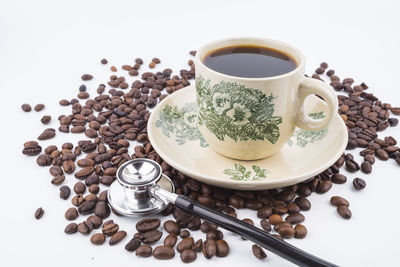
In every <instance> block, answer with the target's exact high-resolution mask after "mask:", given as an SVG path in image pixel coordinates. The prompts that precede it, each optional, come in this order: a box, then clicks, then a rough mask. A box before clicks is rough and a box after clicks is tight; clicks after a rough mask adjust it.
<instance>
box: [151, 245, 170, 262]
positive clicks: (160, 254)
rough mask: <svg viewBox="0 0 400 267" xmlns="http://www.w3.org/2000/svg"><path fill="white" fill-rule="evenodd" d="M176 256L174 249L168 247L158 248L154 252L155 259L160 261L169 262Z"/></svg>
mask: <svg viewBox="0 0 400 267" xmlns="http://www.w3.org/2000/svg"><path fill="white" fill-rule="evenodd" d="M174 256H175V251H174V249H173V248H171V247H168V246H158V247H156V248H155V249H154V250H153V257H154V258H156V259H158V260H169V259H172V258H173V257H174Z"/></svg>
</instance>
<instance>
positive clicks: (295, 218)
mask: <svg viewBox="0 0 400 267" xmlns="http://www.w3.org/2000/svg"><path fill="white" fill-rule="evenodd" d="M304 219H305V217H304V215H303V214H301V213H295V214H290V215H289V216H287V217H286V221H287V222H289V223H291V224H298V223H301V222H304Z"/></svg>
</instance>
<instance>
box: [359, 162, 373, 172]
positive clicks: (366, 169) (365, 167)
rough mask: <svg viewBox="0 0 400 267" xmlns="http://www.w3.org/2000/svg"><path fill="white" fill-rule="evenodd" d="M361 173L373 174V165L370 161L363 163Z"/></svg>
mask: <svg viewBox="0 0 400 267" xmlns="http://www.w3.org/2000/svg"><path fill="white" fill-rule="evenodd" d="M361 171H362V172H363V173H366V174H369V173H371V172H372V166H371V163H370V162H369V161H364V162H363V163H361Z"/></svg>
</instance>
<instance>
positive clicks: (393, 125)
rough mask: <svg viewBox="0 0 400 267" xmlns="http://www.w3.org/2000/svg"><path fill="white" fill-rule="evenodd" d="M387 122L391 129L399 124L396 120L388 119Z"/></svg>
mask: <svg viewBox="0 0 400 267" xmlns="http://www.w3.org/2000/svg"><path fill="white" fill-rule="evenodd" d="M388 122H389V124H390V126H391V127H395V126H397V125H398V124H399V120H398V119H396V118H389V119H388Z"/></svg>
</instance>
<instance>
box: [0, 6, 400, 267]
mask: <svg viewBox="0 0 400 267" xmlns="http://www.w3.org/2000/svg"><path fill="white" fill-rule="evenodd" d="M398 11H399V4H398V3H396V1H383V0H381V1H359V2H356V1H250V0H248V1H232V0H231V1H215V0H214V1H206V0H202V1H180V2H179V1H150V0H149V1H133V0H131V1H116V0H114V1H100V0H97V1H83V0H81V1H72V0H70V1H39V0H37V1H19V0H12V1H11V0H9V1H5V0H1V1H0V92H1V94H2V100H1V102H0V109H1V121H2V124H1V125H2V126H0V127H1V128H0V135H1V138H0V140H1V141H2V142H1V153H0V157H1V160H0V164H1V169H0V170H1V172H0V175H1V178H0V179H1V188H2V193H1V194H0V198H1V201H0V203H1V212H0V214H1V215H0V216H1V217H0V229H1V230H0V231H1V239H0V265H1V266H39V265H41V266H54V265H57V266H109V265H110V264H113V266H138V264H141V266H151V265H153V266H154V265H161V264H163V265H165V266H175V265H176V264H180V263H181V262H180V259H179V256H178V255H177V256H176V257H175V259H174V260H171V261H165V262H161V261H156V260H155V259H152V258H148V259H141V258H137V257H135V256H134V255H133V254H130V253H128V252H126V251H125V250H124V248H123V247H124V243H126V242H127V241H128V238H126V239H125V240H124V242H121V244H119V245H117V246H114V247H109V246H108V244H104V245H103V246H101V247H95V246H93V245H91V244H90V242H89V238H88V237H83V236H82V235H80V234H79V233H78V234H75V235H71V236H67V235H65V234H64V233H63V230H64V227H65V225H66V224H67V222H66V220H65V219H64V211H65V210H66V209H67V207H69V206H70V202H69V201H63V200H61V199H59V198H58V193H59V192H58V189H57V188H56V187H54V186H52V185H51V184H50V180H51V177H50V175H49V173H48V168H38V167H37V165H36V163H35V158H33V157H32V158H31V157H25V156H23V155H22V154H21V150H22V148H23V146H22V145H23V143H24V142H25V141H27V140H30V139H34V138H36V137H37V136H38V135H39V134H40V132H41V131H42V130H43V129H44V128H46V127H55V128H57V127H58V125H57V123H56V121H57V120H56V118H57V116H54V115H53V121H52V123H51V124H50V125H49V126H42V125H41V123H40V118H41V116H43V115H45V114H57V115H61V114H66V113H67V112H69V111H70V108H62V107H60V106H58V101H59V100H60V99H62V98H68V99H71V98H72V97H75V96H76V94H77V92H78V87H79V85H80V84H81V81H80V76H81V74H83V73H91V74H93V75H94V76H95V79H94V80H93V81H91V82H88V83H87V85H88V87H89V92H90V93H92V95H94V94H95V89H96V88H97V84H99V83H102V82H105V81H106V79H107V77H108V76H109V75H110V72H109V69H108V68H109V66H110V65H112V64H113V65H116V66H117V67H120V66H121V65H122V64H132V62H133V60H134V59H135V58H136V57H138V56H140V57H142V58H144V59H145V60H146V62H147V63H148V62H149V60H150V59H151V58H152V57H154V56H156V57H159V58H160V59H161V60H162V64H160V65H159V69H162V68H165V67H171V68H173V69H174V70H175V71H178V70H179V69H180V68H183V67H184V68H186V62H187V60H188V59H189V58H190V57H189V55H188V51H189V50H192V49H196V48H198V47H199V46H201V45H202V44H204V43H205V42H208V41H211V40H214V39H218V38H222V37H229V36H244V35H245V36H260V37H270V38H275V39H279V40H283V41H286V42H289V43H292V44H293V45H295V46H297V47H298V48H300V49H301V50H302V51H303V52H304V54H305V55H306V58H307V60H308V66H307V72H308V73H309V74H311V73H312V71H313V70H314V69H315V67H316V66H317V65H318V64H319V63H320V62H321V61H327V62H328V63H329V64H330V66H331V67H332V68H334V69H335V70H336V72H337V73H338V74H339V75H340V76H341V77H342V78H344V76H351V77H354V78H355V79H356V82H363V81H364V82H366V83H367V84H368V85H369V87H370V91H371V92H374V93H375V94H376V95H377V96H378V97H380V98H381V99H382V101H384V102H390V103H392V105H394V106H400V97H399V96H400V94H399V91H400V88H399V80H398V76H399V68H398V66H399V63H400V54H399V52H398V48H399V47H400V37H399V36H400V34H399V25H400V18H399V14H398ZM103 57H105V58H107V59H108V60H109V62H110V64H109V65H108V66H103V65H101V64H100V63H99V61H100V59H101V58H103ZM122 73H123V72H120V74H122ZM25 102H28V103H30V104H32V105H34V104H36V103H45V104H46V109H45V110H43V111H42V112H40V113H36V112H31V113H24V112H22V111H21V109H20V106H21V104H22V103H25ZM383 134H384V135H381V136H382V137H384V136H386V135H393V136H395V137H396V138H397V139H400V130H399V128H398V127H397V128H391V129H388V130H387V131H385V132H384V133H383ZM79 138H83V137H78V136H71V135H65V134H61V133H57V138H56V139H53V140H50V141H45V142H41V144H42V146H43V147H46V146H47V145H49V144H53V143H56V144H58V145H61V144H62V143H63V142H65V141H67V140H72V141H77V140H79ZM399 170H400V169H399V167H398V166H395V163H394V161H392V160H391V161H389V162H380V161H378V162H377V163H376V164H375V165H374V166H373V173H372V174H371V175H364V174H362V173H358V174H349V175H348V180H349V181H348V182H347V183H346V184H344V185H335V186H334V187H333V188H332V189H331V191H329V192H328V193H327V194H324V195H313V196H312V197H310V199H311V201H312V205H313V207H312V209H311V211H309V212H305V215H306V221H305V222H304V224H305V225H306V226H307V227H308V230H309V234H308V236H307V237H306V238H305V239H304V240H294V239H292V240H289V242H290V243H292V244H294V245H296V246H299V247H300V248H302V249H305V250H307V251H309V252H311V253H314V254H316V255H318V256H320V257H323V258H326V259H328V260H330V261H332V262H334V263H337V264H339V265H343V266H395V265H397V266H398V254H399V252H400V249H399V245H398V240H399V238H400V227H398V221H399V219H400V215H399V214H400V213H399V212H398V192H399V189H398V188H399V187H400V171H399ZM356 176H360V177H363V178H365V180H366V181H367V187H366V189H365V190H364V191H362V192H355V191H354V190H353V189H352V185H351V181H352V179H353V178H354V177H356ZM67 183H68V184H70V185H71V184H73V183H74V178H73V177H72V176H69V177H68V178H67ZM332 195H341V196H344V197H346V198H347V199H349V200H350V203H351V206H350V208H351V210H352V211H353V218H352V219H351V220H350V221H345V220H343V219H341V218H340V217H339V216H338V215H337V214H336V211H335V209H334V208H333V207H332V206H330V204H329V199H330V196H332ZM40 206H41V207H43V208H44V209H45V215H44V216H43V218H42V219H41V220H39V221H36V220H35V219H34V218H33V213H34V211H35V210H36V208H37V207H40ZM247 216H249V217H250V216H251V217H255V216H254V213H253V212H248V213H246V212H239V217H240V218H244V217H247ZM81 220H82V217H81V218H78V219H77V221H78V222H79V221H81ZM116 221H117V222H119V223H120V225H121V227H122V228H123V229H124V230H126V231H127V232H128V234H129V236H131V235H132V234H133V233H134V232H135V231H134V222H135V220H132V219H127V218H117V219H116ZM256 222H257V224H258V220H256ZM224 233H225V236H226V239H227V240H228V242H229V244H230V245H231V253H230V255H229V257H227V258H225V259H221V258H213V259H211V260H206V259H204V257H203V256H202V255H201V254H198V258H199V260H198V261H196V262H195V263H193V264H192V266H200V265H202V264H209V265H212V266H239V265H243V264H246V265H252V266H263V265H266V264H268V265H269V266H291V264H290V263H288V262H287V261H285V260H283V259H280V258H279V257H278V256H276V255H273V254H272V253H268V252H267V254H268V258H267V259H266V260H265V261H260V260H258V259H256V258H255V257H254V256H253V255H252V253H251V243H250V242H249V241H241V240H240V238H239V237H238V236H233V235H231V234H228V233H226V232H224ZM197 234H198V233H197Z"/></svg>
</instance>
